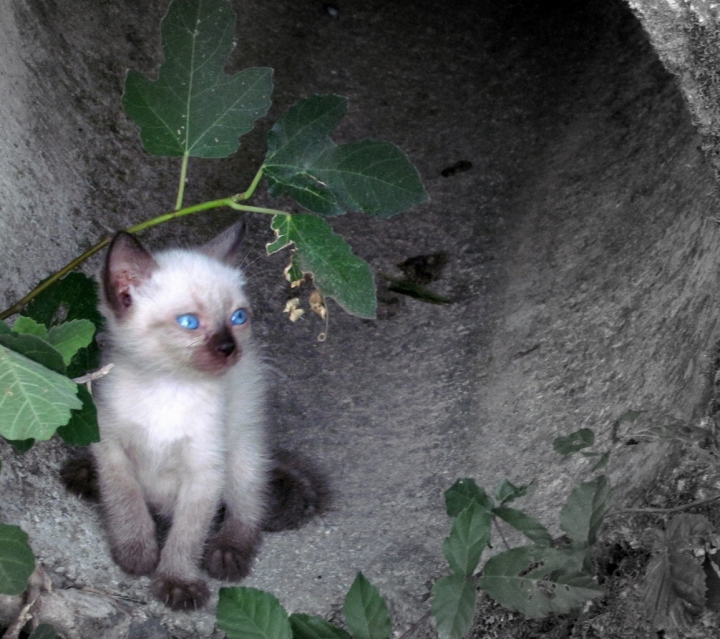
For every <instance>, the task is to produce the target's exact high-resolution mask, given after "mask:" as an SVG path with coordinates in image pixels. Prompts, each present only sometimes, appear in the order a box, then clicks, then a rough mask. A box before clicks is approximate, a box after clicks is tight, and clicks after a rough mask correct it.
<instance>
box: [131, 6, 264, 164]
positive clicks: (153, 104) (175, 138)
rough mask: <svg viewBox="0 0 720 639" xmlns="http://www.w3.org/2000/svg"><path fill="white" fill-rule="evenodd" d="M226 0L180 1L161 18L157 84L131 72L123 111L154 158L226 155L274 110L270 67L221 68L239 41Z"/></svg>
mask: <svg viewBox="0 0 720 639" xmlns="http://www.w3.org/2000/svg"><path fill="white" fill-rule="evenodd" d="M234 28H235V13H234V12H233V10H232V8H231V7H230V5H229V3H228V2H227V0H175V2H173V3H172V4H171V5H170V9H169V11H168V13H167V15H166V16H165V19H164V20H163V23H162V44H163V54H164V57H165V61H164V62H163V64H162V66H161V67H160V72H159V77H158V79H157V80H156V81H155V82H152V81H150V80H148V79H147V78H145V77H144V76H142V75H141V74H139V73H138V72H137V71H130V72H129V73H128V75H127V80H126V82H125V94H124V95H123V106H124V107H125V112H126V113H127V114H128V115H129V116H130V117H131V118H132V119H133V120H134V121H135V122H136V123H137V124H138V125H139V126H140V136H141V138H142V141H143V146H144V147H145V149H146V150H147V151H148V152H149V153H152V154H154V155H166V156H183V155H186V154H187V155H191V156H194V157H203V158H224V157H227V156H228V155H230V154H232V153H234V152H235V151H237V149H238V146H239V144H238V137H240V136H241V135H243V134H245V133H247V132H248V131H250V130H251V129H252V127H253V124H254V123H255V120H256V119H257V118H260V117H262V116H263V115H265V114H266V113H267V110H268V109H269V108H270V94H271V93H272V69H246V70H245V71H242V72H240V73H236V74H235V75H233V76H228V75H226V74H225V72H224V70H223V68H224V67H225V64H226V62H227V58H228V56H229V55H230V52H231V51H232V49H233V47H234V46H235V42H234V39H235V36H234Z"/></svg>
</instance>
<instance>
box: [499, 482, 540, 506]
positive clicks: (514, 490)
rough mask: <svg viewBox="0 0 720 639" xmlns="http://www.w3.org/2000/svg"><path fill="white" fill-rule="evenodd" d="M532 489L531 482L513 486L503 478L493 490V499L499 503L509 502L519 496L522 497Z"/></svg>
mask: <svg viewBox="0 0 720 639" xmlns="http://www.w3.org/2000/svg"><path fill="white" fill-rule="evenodd" d="M532 489H533V484H532V483H530V484H523V485H522V486H515V485H514V484H513V483H511V482H509V481H508V480H507V479H503V480H502V483H501V484H500V485H499V486H498V487H497V489H496V490H495V499H497V500H498V501H499V502H500V504H501V505H503V504H509V503H510V502H511V501H515V500H516V499H519V498H520V497H524V496H525V495H527V494H528V493H529V492H530V491H531V490H532Z"/></svg>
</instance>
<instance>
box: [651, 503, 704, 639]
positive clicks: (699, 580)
mask: <svg viewBox="0 0 720 639" xmlns="http://www.w3.org/2000/svg"><path fill="white" fill-rule="evenodd" d="M651 532H652V535H653V537H654V543H653V551H654V556H653V558H652V559H651V560H650V562H649V563H648V566H647V569H646V573H645V582H646V587H645V592H644V596H643V603H644V606H645V612H646V614H647V617H648V619H650V620H651V621H652V623H653V625H654V626H655V628H656V629H658V630H664V631H666V632H669V633H673V634H675V633H678V632H679V633H681V634H682V635H683V636H684V635H685V633H686V632H687V631H688V629H689V626H690V621H691V620H692V617H693V615H698V614H700V613H701V612H702V611H703V609H704V608H705V604H706V591H707V584H706V579H707V576H706V572H705V570H704V569H703V564H702V563H701V562H700V561H699V560H698V559H697V558H696V557H697V556H702V554H703V552H704V551H705V549H706V548H707V547H708V546H710V545H713V546H714V543H713V540H714V537H715V535H714V530H713V526H712V524H711V523H710V522H709V521H708V520H707V519H706V518H705V517H703V516H702V515H688V514H682V515H678V516H677V517H674V518H673V519H671V520H670V522H669V523H668V525H667V529H666V530H660V529H654V530H653V531H651ZM713 550H714V549H713ZM671 636H672V635H671Z"/></svg>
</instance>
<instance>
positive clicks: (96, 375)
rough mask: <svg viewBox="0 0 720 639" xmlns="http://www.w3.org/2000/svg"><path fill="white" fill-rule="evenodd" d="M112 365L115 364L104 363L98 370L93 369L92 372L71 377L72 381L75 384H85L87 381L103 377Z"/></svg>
mask: <svg viewBox="0 0 720 639" xmlns="http://www.w3.org/2000/svg"><path fill="white" fill-rule="evenodd" d="M113 366H115V364H106V365H105V366H103V367H102V368H98V370H96V371H93V372H92V373H88V374H87V375H82V376H80V377H75V378H73V382H75V383H76V384H87V383H88V382H94V381H95V380H96V379H100V378H101V377H105V375H107V374H108V373H109V372H110V370H111V369H112V368H113Z"/></svg>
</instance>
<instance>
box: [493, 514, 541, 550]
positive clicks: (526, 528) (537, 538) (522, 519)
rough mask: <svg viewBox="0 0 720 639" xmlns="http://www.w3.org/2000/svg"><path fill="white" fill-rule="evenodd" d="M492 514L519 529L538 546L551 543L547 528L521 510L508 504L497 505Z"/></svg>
mask: <svg viewBox="0 0 720 639" xmlns="http://www.w3.org/2000/svg"><path fill="white" fill-rule="evenodd" d="M493 514H495V515H497V516H498V517H500V519H502V520H503V521H505V522H507V523H508V524H510V525H511V526H512V527H513V528H515V529H516V530H519V531H520V532H521V533H522V534H523V535H525V536H526V537H527V538H528V539H530V540H531V541H534V542H535V543H536V544H537V545H538V546H551V545H552V541H553V540H552V536H551V535H550V533H549V532H548V531H547V528H545V526H543V525H542V524H541V523H540V522H539V521H538V520H537V519H535V518H533V517H531V516H530V515H526V514H525V513H524V512H522V511H521V510H516V509H515V508H509V507H508V506H498V507H497V508H495V509H494V510H493Z"/></svg>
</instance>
